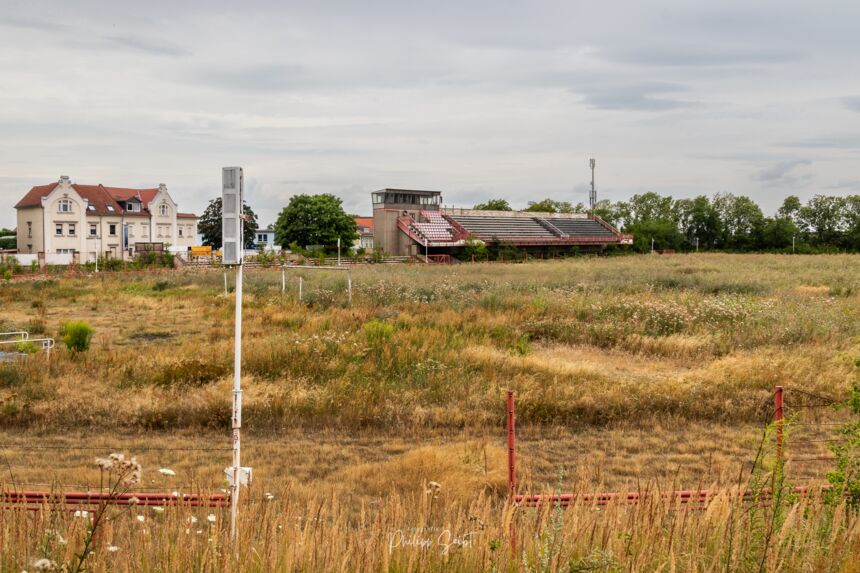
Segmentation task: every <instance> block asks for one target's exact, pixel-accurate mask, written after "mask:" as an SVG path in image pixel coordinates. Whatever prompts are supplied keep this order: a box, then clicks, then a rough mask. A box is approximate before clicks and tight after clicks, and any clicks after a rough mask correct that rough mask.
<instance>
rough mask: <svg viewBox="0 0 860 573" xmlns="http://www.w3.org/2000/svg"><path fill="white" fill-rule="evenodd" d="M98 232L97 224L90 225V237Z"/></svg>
mask: <svg viewBox="0 0 860 573" xmlns="http://www.w3.org/2000/svg"><path fill="white" fill-rule="evenodd" d="M98 234H99V228H98V225H90V237H95V236H96V235H98Z"/></svg>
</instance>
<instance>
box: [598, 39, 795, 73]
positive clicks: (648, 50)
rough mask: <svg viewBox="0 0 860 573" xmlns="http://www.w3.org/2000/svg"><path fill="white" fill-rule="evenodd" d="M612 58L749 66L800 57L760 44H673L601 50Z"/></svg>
mask: <svg viewBox="0 0 860 573" xmlns="http://www.w3.org/2000/svg"><path fill="white" fill-rule="evenodd" d="M600 53H601V55H602V56H603V57H604V58H606V59H607V60H610V61H615V62H620V63H625V64H633V65H637V66H655V67H663V66H665V67H697V68H699V67H710V68H715V67H722V68H724V67H738V66H749V65H770V64H784V63H788V62H793V61H796V60H798V59H800V55H799V54H798V53H797V52H794V51H788V50H769V49H761V48H757V47H747V48H741V47H721V46H707V45H684V44H682V43H681V44H670V45H662V46H644V47H643V46H636V47H626V48H621V49H609V50H603V51H601V52H600Z"/></svg>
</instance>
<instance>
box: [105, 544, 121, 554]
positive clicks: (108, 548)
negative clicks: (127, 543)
mask: <svg viewBox="0 0 860 573" xmlns="http://www.w3.org/2000/svg"><path fill="white" fill-rule="evenodd" d="M107 550H108V551H110V552H111V553H116V552H117V551H119V547H117V546H116V545H108V546H107Z"/></svg>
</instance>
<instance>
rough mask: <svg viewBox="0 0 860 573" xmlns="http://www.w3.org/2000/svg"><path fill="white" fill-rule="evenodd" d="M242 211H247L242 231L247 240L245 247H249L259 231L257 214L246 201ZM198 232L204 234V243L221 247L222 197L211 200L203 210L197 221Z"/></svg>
mask: <svg viewBox="0 0 860 573" xmlns="http://www.w3.org/2000/svg"><path fill="white" fill-rule="evenodd" d="M242 211H243V212H244V213H245V223H244V228H243V232H242V238H243V239H244V241H245V247H246V248H248V247H250V246H251V245H253V244H254V235H255V234H256V233H257V228H258V227H259V225H258V224H257V215H256V214H255V213H254V211H252V210H251V207H250V206H249V205H248V204H247V203H244V204H243V205H242ZM197 232H198V233H200V234H201V235H203V244H204V245H209V246H211V247H214V248H216V249H220V248H221V242H222V240H221V197H218V198H217V199H212V200H211V201H209V206H207V207H206V210H205V211H203V215H201V216H200V219H199V220H198V221H197Z"/></svg>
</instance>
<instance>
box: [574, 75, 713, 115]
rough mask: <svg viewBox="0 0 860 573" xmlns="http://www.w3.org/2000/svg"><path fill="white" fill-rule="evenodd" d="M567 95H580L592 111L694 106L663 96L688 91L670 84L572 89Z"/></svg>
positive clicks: (695, 103)
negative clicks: (572, 93)
mask: <svg viewBox="0 0 860 573" xmlns="http://www.w3.org/2000/svg"><path fill="white" fill-rule="evenodd" d="M570 91H572V92H574V93H579V94H581V95H583V102H584V103H585V104H586V105H587V106H588V107H591V108H594V109H606V110H630V111H666V110H672V109H679V108H685V107H691V106H695V105H697V104H698V102H695V101H689V100H681V99H676V98H674V97H667V94H674V93H678V92H686V91H688V89H687V88H686V87H685V86H682V85H680V84H674V83H662V82H645V83H621V84H615V85H605V86H601V87H591V86H589V87H583V88H572V89H571V90H570Z"/></svg>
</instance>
